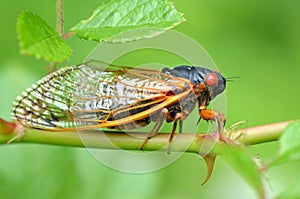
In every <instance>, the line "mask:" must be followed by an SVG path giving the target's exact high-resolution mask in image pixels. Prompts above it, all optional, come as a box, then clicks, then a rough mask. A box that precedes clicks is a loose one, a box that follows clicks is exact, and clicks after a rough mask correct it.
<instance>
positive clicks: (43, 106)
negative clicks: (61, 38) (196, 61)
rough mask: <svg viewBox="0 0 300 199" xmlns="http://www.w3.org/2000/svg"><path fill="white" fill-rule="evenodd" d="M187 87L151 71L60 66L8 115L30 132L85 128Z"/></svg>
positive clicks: (154, 103)
mask: <svg viewBox="0 0 300 199" xmlns="http://www.w3.org/2000/svg"><path fill="white" fill-rule="evenodd" d="M188 85H189V84H188V81H186V80H183V79H180V78H172V77H171V76H168V75H165V74H162V73H161V72H160V71H155V70H148V69H134V68H130V67H116V66H114V67H113V69H112V68H109V69H104V68H101V67H93V66H88V65H79V66H71V67H65V68H62V69H60V70H58V71H56V72H54V73H52V74H50V75H47V76H46V77H44V78H43V79H41V80H40V81H38V82H37V83H36V84H34V85H33V86H31V87H30V88H29V89H27V90H26V91H25V92H23V93H22V94H21V95H20V96H19V97H18V98H17V99H16V101H15V102H14V108H13V111H12V115H13V118H14V119H17V120H18V121H19V122H21V123H22V124H23V125H25V126H28V127H32V128H38V129H45V130H52V131H54V130H55V131H62V130H64V129H70V128H74V127H75V125H76V126H86V127H87V128H89V126H95V125H98V124H101V123H105V122H108V121H116V120H119V119H123V118H125V117H128V116H132V115H136V114H138V113H140V112H143V111H146V110H148V109H150V108H153V107H155V106H158V104H160V103H162V102H165V101H166V99H167V98H168V96H170V95H175V94H176V93H180V92H183V91H184V90H186V87H187V86H188ZM155 110H158V108H156V109H155ZM140 117H146V115H145V114H144V115H143V116H140Z"/></svg>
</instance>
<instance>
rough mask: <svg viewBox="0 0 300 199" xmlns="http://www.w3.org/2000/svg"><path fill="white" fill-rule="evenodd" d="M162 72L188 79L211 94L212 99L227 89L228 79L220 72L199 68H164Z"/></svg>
mask: <svg viewBox="0 0 300 199" xmlns="http://www.w3.org/2000/svg"><path fill="white" fill-rule="evenodd" d="M162 72H163V73H165V74H168V75H171V76H174V77H181V78H185V79H188V80H190V81H191V83H192V84H194V85H198V86H200V85H201V87H203V89H204V91H206V92H208V93H209V95H210V96H209V97H210V99H213V98H214V97H216V96H217V95H218V94H220V93H222V92H223V91H224V90H225V88H226V78H225V77H223V76H222V75H221V73H220V72H219V71H212V70H210V69H207V68H203V67H199V66H177V67H175V68H164V69H163V70H162ZM200 94H201V93H200Z"/></svg>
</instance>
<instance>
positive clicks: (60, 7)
mask: <svg viewBox="0 0 300 199" xmlns="http://www.w3.org/2000/svg"><path fill="white" fill-rule="evenodd" d="M56 31H57V33H58V34H59V35H60V36H62V35H63V33H64V2H63V0H56Z"/></svg>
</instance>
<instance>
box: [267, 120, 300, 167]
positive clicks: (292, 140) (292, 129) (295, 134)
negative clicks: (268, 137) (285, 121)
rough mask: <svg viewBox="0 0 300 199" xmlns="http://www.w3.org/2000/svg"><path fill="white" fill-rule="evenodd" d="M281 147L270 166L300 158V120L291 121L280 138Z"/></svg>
mask: <svg viewBox="0 0 300 199" xmlns="http://www.w3.org/2000/svg"><path fill="white" fill-rule="evenodd" d="M279 144H280V149H279V153H278V155H277V157H276V158H275V159H274V160H273V161H272V162H271V163H270V164H269V166H272V165H275V164H280V163H283V162H288V161H296V160H300V122H294V123H291V124H290V125H289V126H288V127H287V128H286V129H285V131H284V132H283V134H282V135H281V137H280V138H279Z"/></svg>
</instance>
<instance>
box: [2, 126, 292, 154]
mask: <svg viewBox="0 0 300 199" xmlns="http://www.w3.org/2000/svg"><path fill="white" fill-rule="evenodd" d="M291 122H294V121H286V122H280V123H274V124H267V125H263V126H256V127H251V128H244V129H239V130H237V131H236V132H235V133H234V134H239V135H240V136H239V137H238V139H237V141H239V142H241V143H243V144H246V145H254V144H258V143H265V142H271V141H274V140H277V139H278V138H279V136H280V135H281V133H282V132H283V130H284V129H285V128H286V127H287V125H288V124H289V123H291ZM17 134H18V132H14V133H12V134H10V135H9V136H8V135H7V134H6V133H5V132H0V135H2V136H0V143H2V144H3V143H7V141H8V140H10V139H11V138H12V137H14V136H16V135H17ZM146 135H147V134H145V133H141V132H135V133H132V132H131V133H130V134H129V133H128V134H127V133H124V132H112V131H103V132H101V131H99V130H88V131H84V132H83V131H80V133H76V132H50V131H42V130H36V129H30V128H26V129H25V135H24V136H22V137H20V138H18V139H16V140H15V141H14V142H13V143H18V142H19V143H20V142H22V143H40V144H52V145H62V146H73V147H90V148H103V149H125V150H139V149H140V146H141V144H142V142H143V139H144V138H145V137H146ZM215 135H216V134H192V133H182V134H177V135H176V137H175V139H174V141H173V143H172V148H171V151H185V152H191V153H197V154H199V151H200V149H201V151H203V150H204V151H205V150H206V149H205V147H210V148H209V149H207V150H212V151H213V152H214V153H217V154H218V146H220V144H224V143H223V142H220V141H217V142H215V141H214V140H215ZM168 138H169V134H167V133H159V134H157V135H156V136H154V137H153V138H152V139H150V140H149V142H148V143H147V145H146V147H145V150H147V151H156V150H159V149H161V148H163V147H167V146H168V144H169V143H168Z"/></svg>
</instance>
